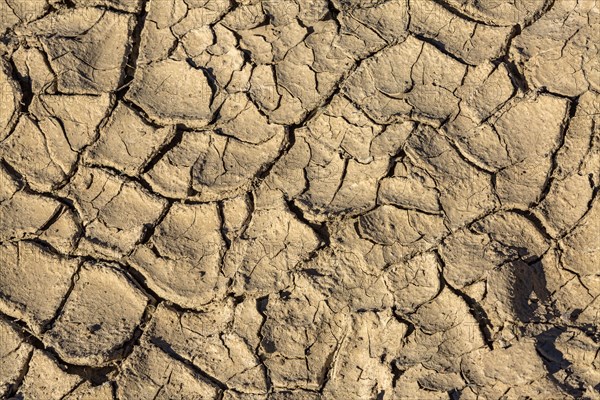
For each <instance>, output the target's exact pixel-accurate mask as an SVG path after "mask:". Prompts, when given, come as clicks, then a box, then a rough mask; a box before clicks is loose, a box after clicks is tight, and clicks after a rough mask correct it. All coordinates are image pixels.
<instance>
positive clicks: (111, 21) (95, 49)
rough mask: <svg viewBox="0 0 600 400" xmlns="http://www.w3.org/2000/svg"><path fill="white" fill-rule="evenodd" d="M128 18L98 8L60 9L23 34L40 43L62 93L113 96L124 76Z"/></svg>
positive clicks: (29, 27) (130, 20)
mask: <svg viewBox="0 0 600 400" xmlns="http://www.w3.org/2000/svg"><path fill="white" fill-rule="evenodd" d="M133 23H134V20H133V18H132V17H131V16H128V15H126V14H121V13H115V12H111V11H105V10H102V9H98V8H93V7H89V8H78V9H64V10H61V11H59V12H57V13H51V14H48V15H47V16H45V17H44V18H42V19H40V20H37V21H35V22H32V23H31V24H29V25H28V26H27V28H26V29H25V30H24V32H25V33H26V34H28V33H31V34H33V35H34V36H35V37H37V38H38V39H39V41H40V42H41V43H42V45H43V47H44V50H45V52H46V53H47V55H48V58H49V62H50V65H51V66H52V70H53V71H54V72H55V73H56V76H57V77H56V79H57V82H56V83H57V87H58V90H59V91H60V92H62V93H79V94H101V93H106V92H114V91H116V90H117V88H118V87H119V84H120V83H121V79H122V77H123V75H124V67H125V64H126V62H127V54H128V51H129V40H130V39H129V35H130V33H131V31H132V30H133Z"/></svg>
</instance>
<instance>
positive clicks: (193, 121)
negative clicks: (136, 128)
mask: <svg viewBox="0 0 600 400" xmlns="http://www.w3.org/2000/svg"><path fill="white" fill-rule="evenodd" d="M212 97H213V89H212V88H211V86H210V85H209V81H208V78H207V77H206V75H205V73H204V72H203V71H201V70H198V69H194V68H193V67H191V66H190V65H188V64H187V63H186V62H185V61H174V60H164V61H159V62H156V63H153V64H150V65H147V66H143V67H142V66H141V67H140V68H138V70H137V71H136V76H135V78H134V80H133V84H132V86H131V88H130V90H129V91H128V92H127V98H128V99H130V100H131V101H133V102H134V103H136V104H137V105H139V106H140V107H141V108H142V109H143V110H144V111H145V112H146V113H147V114H148V116H149V117H150V118H151V119H152V120H154V121H155V122H157V123H159V124H183V125H186V126H189V127H197V128H199V127H203V126H205V125H207V124H208V123H209V122H210V120H211V119H212V115H213V111H212V110H211V103H212Z"/></svg>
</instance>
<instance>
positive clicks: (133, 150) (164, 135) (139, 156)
mask: <svg viewBox="0 0 600 400" xmlns="http://www.w3.org/2000/svg"><path fill="white" fill-rule="evenodd" d="M174 133H175V132H174V129H173V128H172V127H165V128H159V127H156V126H153V125H150V124H149V123H147V122H146V121H144V120H143V119H142V117H141V116H140V115H139V114H138V113H137V112H136V111H135V110H133V109H132V108H130V107H129V106H127V105H126V104H124V103H120V104H119V105H118V106H117V108H116V109H115V110H114V111H113V112H112V114H111V116H110V119H109V120H108V122H107V123H106V125H105V126H103V127H102V129H100V137H99V139H98V140H97V141H96V142H95V143H94V144H93V146H91V147H90V148H89V149H88V153H87V157H86V159H87V161H88V162H91V163H94V164H96V165H103V166H108V167H112V168H116V169H118V170H119V171H122V172H123V173H125V174H127V175H137V174H138V173H139V172H140V171H141V169H142V168H143V167H144V165H145V164H146V163H147V162H148V161H149V160H150V158H151V157H152V156H153V155H155V154H156V153H158V151H159V149H160V148H161V146H162V145H163V144H164V143H165V142H167V141H168V140H169V139H171V138H172V136H173V135H174Z"/></svg>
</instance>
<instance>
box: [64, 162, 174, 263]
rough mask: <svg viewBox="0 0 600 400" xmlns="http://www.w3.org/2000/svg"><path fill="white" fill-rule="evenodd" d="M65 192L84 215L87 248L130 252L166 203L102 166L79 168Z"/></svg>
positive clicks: (82, 216)
mask: <svg viewBox="0 0 600 400" xmlns="http://www.w3.org/2000/svg"><path fill="white" fill-rule="evenodd" d="M64 192H65V196H66V197H68V198H70V199H72V200H73V202H74V206H75V209H76V210H77V211H78V213H79V215H81V218H82V222H83V225H84V229H85V243H84V246H86V247H84V248H88V247H89V248H92V249H96V250H95V251H100V252H103V251H106V252H116V253H120V254H123V253H125V254H126V253H128V252H129V251H131V250H132V249H133V247H134V246H135V244H136V243H137V242H138V241H139V240H141V238H142V235H143V233H144V232H145V229H146V227H147V226H149V225H152V224H153V223H155V221H157V220H158V218H159V216H160V215H161V213H162V212H163V209H164V207H165V206H166V201H164V200H162V199H160V198H158V197H156V196H155V195H152V194H150V193H148V192H147V191H146V190H145V189H143V188H142V187H141V186H140V185H139V184H137V183H135V182H133V181H128V180H124V179H123V178H121V177H117V176H114V175H113V174H111V173H109V172H107V171H105V170H103V169H99V168H87V167H80V168H79V169H78V171H77V174H76V175H75V176H74V177H73V178H72V179H71V182H70V183H69V185H67V186H66V187H65V189H64Z"/></svg>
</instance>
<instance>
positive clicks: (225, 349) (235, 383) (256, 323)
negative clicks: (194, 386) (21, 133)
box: [145, 298, 267, 396]
mask: <svg viewBox="0 0 600 400" xmlns="http://www.w3.org/2000/svg"><path fill="white" fill-rule="evenodd" d="M261 321H262V317H261V315H260V314H259V312H258V311H257V309H256V300H255V299H250V298H249V299H247V300H246V301H245V302H244V303H242V304H239V305H237V306H236V305H234V304H233V302H232V301H226V302H220V303H215V304H213V305H211V306H210V307H209V308H208V309H206V310H205V311H203V312H199V313H192V312H185V313H179V312H175V311H172V310H169V309H167V308H166V307H159V308H158V309H157V311H156V313H155V315H154V318H153V323H152V325H151V326H150V327H149V329H148V331H147V334H146V336H145V340H147V341H149V342H150V343H153V344H154V345H156V346H157V347H159V348H161V349H162V350H163V351H167V352H172V353H173V354H174V355H176V357H178V358H181V359H184V360H186V361H187V362H189V363H191V364H192V365H194V366H195V367H197V368H198V369H199V370H201V371H203V372H204V373H206V374H207V375H208V376H211V377H213V378H214V379H216V380H217V381H218V382H220V384H222V385H225V386H227V387H228V388H230V389H234V390H236V391H238V392H240V393H245V394H247V395H248V396H250V395H251V394H261V393H263V394H264V393H266V392H267V381H266V375H265V372H266V371H265V368H264V367H263V366H262V365H261V362H260V360H259V358H258V357H257V355H256V354H255V348H256V347H257V346H258V330H259V328H260V324H261ZM253 342H255V343H253Z"/></svg>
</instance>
